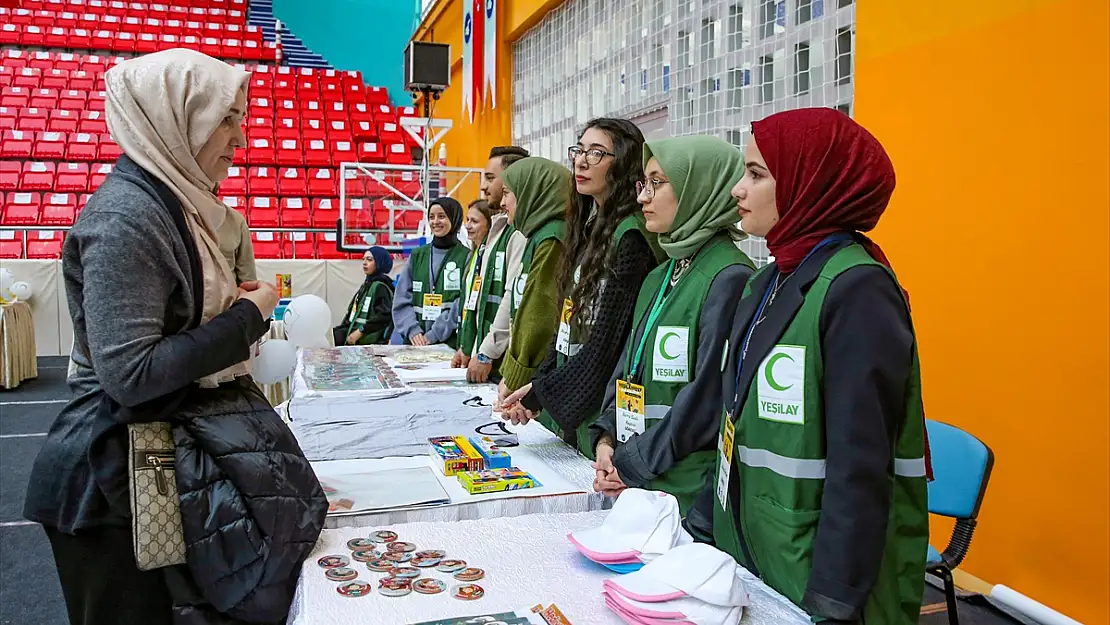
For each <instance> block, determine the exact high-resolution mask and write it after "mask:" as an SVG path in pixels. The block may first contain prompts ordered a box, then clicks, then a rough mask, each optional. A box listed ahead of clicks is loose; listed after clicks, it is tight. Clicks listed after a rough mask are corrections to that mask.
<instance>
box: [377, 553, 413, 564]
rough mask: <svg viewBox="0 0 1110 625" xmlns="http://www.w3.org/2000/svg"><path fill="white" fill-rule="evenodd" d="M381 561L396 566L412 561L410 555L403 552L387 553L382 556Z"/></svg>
mask: <svg viewBox="0 0 1110 625" xmlns="http://www.w3.org/2000/svg"><path fill="white" fill-rule="evenodd" d="M382 560H388V561H390V562H395V563H397V564H403V563H405V562H408V561H409V560H412V554H411V553H406V552H404V551H387V552H386V553H383V554H382Z"/></svg>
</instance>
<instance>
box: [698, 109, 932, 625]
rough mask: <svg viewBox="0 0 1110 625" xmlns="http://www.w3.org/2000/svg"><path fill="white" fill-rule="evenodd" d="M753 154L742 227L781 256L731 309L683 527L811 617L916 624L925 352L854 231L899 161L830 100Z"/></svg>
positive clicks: (878, 261)
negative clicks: (715, 414) (708, 432)
mask: <svg viewBox="0 0 1110 625" xmlns="http://www.w3.org/2000/svg"><path fill="white" fill-rule="evenodd" d="M745 156H746V158H745V161H746V167H747V171H746V172H745V174H744V177H743V178H742V179H741V180H740V182H739V183H738V184H737V185H736V186H735V187H734V188H733V190H732V195H733V196H734V197H735V198H736V199H737V206H738V209H739V213H740V217H741V224H740V225H741V227H742V228H743V229H744V230H745V231H746V232H748V233H749V234H753V235H758V236H763V237H766V239H767V245H768V248H769V249H770V251H771V254H772V255H773V256H774V262H773V263H772V264H770V265H768V266H767V267H764V268H763V269H762V270H761V271H760V272H759V273H757V274H756V275H755V276H754V277H753V278H752V279H751V281H750V282H749V283H748V287H747V289H746V291H745V297H744V298H743V299H742V300H741V302H740V304H739V305H738V307H737V310H736V315H735V317H734V319H733V331H732V336H731V338H730V339H729V342H728V344H726V346H725V350H724V351H725V359H724V361H723V362H722V367H721V368H722V375H723V376H724V381H725V385H724V387H725V389H726V390H725V397H724V402H723V403H724V413H725V416H724V419H723V420H722V425H721V445H720V446H719V449H720V450H721V451H720V454H719V456H720V457H719V462H718V468H717V479H716V483H715V484H711V485H708V486H709V488H707V490H706V493H704V495H703V497H702V499H701V501H700V502H699V505H698V506H697V507H696V508H695V509H694V510H692V511H691V512H690V514H689V516H688V517H687V527H688V529H689V530H690V531H691V532H692V533H694V534H695V536H697V537H698V538H699V539H701V540H705V541H710V540H711V541H713V542H714V543H715V544H716V545H717V547H718V548H720V549H722V550H724V551H727V552H729V553H731V554H732V555H733V557H735V558H736V559H737V561H739V562H740V563H741V564H743V565H744V566H746V567H747V568H748V569H750V570H751V571H752V572H753V573H755V574H756V575H758V576H760V577H761V578H762V579H763V580H764V581H765V582H766V583H767V584H769V585H770V586H771V587H773V588H775V589H776V590H778V591H779V592H781V593H782V594H784V595H786V596H787V597H788V598H790V600H791V601H793V602H794V603H796V604H797V605H799V606H800V607H802V608H803V609H804V610H806V611H807V612H808V613H810V614H811V615H812V616H814V617H818V618H820V619H827V620H828V621H831V622H866V623H884V624H887V625H890V624H899V623H916V622H917V616H918V611H919V609H920V605H921V595H922V591H923V584H924V566H925V553H926V549H927V547H928V512H927V492H926V466H927V461H926V458H925V456H926V446H927V444H926V441H925V431H924V430H925V427H924V416H923V409H922V403H921V380H920V375H919V371H918V360H917V347H916V342H915V340H914V333H913V326H912V323H911V321H910V312H909V305H908V303H907V300H906V298H905V296H904V293H903V290H902V289H901V287H900V286H899V283H898V280H897V278H896V277H895V275H894V273H893V271H892V270H891V269H890V266H889V263H888V262H887V260H886V257H885V255H883V253H882V251H881V250H880V249H879V247H878V246H877V245H875V244H874V243H873V242H872V241H871V240H869V239H868V238H867V237H865V236H864V235H863V234H862V233H863V232H866V231H868V230H871V229H872V228H874V227H875V224H876V223H878V221H879V217H880V215H882V213H883V211H884V210H885V209H886V206H887V202H888V201H889V200H890V196H891V193H892V192H893V191H894V169H893V167H892V165H891V163H890V159H889V158H888V157H887V155H886V152H885V151H884V150H883V147H882V146H881V145H880V144H879V142H878V141H877V140H876V139H875V138H874V137H873V136H871V135H870V134H869V133H868V132H867V131H866V130H864V129H863V128H862V127H861V126H859V125H858V124H856V123H855V122H854V121H852V120H851V119H850V118H848V117H847V116H846V115H843V114H842V113H839V112H837V111H834V110H832V109H803V110H795V111H789V112H785V113H779V114H776V115H772V116H771V117H768V118H767V119H764V120H763V121H759V122H755V123H754V124H752V139H751V141H750V142H749V144H748V147H747V152H746V155H745ZM710 528H712V529H711V530H710Z"/></svg>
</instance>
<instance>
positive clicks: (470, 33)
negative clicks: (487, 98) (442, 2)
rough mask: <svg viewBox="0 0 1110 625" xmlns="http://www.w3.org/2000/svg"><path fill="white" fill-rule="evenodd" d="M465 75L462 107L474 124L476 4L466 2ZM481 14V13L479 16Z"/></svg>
mask: <svg viewBox="0 0 1110 625" xmlns="http://www.w3.org/2000/svg"><path fill="white" fill-rule="evenodd" d="M462 4H463V75H462V89H463V94H462V106H463V113H465V114H467V115H468V116H469V119H470V123H474V109H475V108H476V105H475V101H474V91H473V89H471V86H472V85H473V83H474V74H475V71H474V18H475V15H474V3H473V2H472V1H471V0H465V1H464V2H463V3H462ZM480 15H481V14H480V13H479V16H480Z"/></svg>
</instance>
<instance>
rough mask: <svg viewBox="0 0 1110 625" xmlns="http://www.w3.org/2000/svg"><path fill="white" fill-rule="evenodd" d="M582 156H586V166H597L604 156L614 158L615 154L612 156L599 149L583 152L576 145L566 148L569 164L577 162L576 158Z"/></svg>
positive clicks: (610, 153)
mask: <svg viewBox="0 0 1110 625" xmlns="http://www.w3.org/2000/svg"><path fill="white" fill-rule="evenodd" d="M583 154H585V155H586V164H587V165H597V164H598V163H600V162H601V159H603V158H605V157H606V156H616V154H613V153H612V152H606V151H605V150H602V149H601V148H591V149H589V150H583V149H582V148H580V147H578V146H577V145H572V146H570V147H569V148H567V158H569V159H570V162H572V163H573V162H575V161H577V160H578V157H579V156H581V155H583Z"/></svg>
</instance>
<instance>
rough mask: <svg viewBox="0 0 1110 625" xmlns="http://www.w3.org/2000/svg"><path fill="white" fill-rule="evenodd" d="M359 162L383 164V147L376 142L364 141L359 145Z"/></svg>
mask: <svg viewBox="0 0 1110 625" xmlns="http://www.w3.org/2000/svg"><path fill="white" fill-rule="evenodd" d="M358 162H360V163H380V162H382V147H381V146H380V145H378V144H377V143H376V142H374V141H363V142H361V143H359V144H358Z"/></svg>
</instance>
